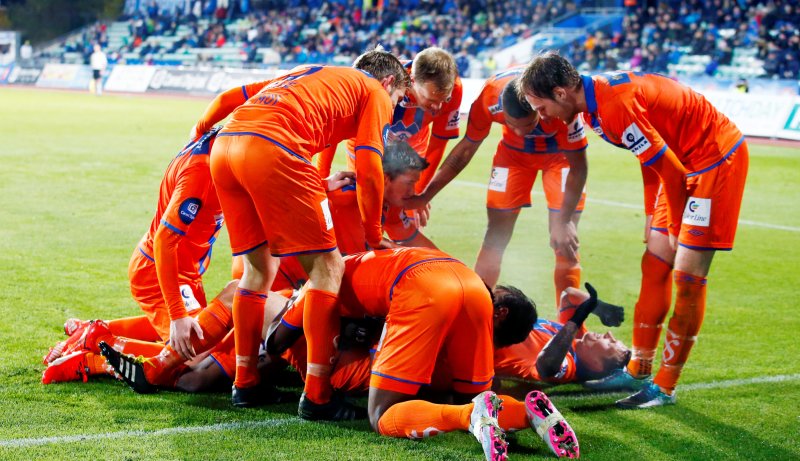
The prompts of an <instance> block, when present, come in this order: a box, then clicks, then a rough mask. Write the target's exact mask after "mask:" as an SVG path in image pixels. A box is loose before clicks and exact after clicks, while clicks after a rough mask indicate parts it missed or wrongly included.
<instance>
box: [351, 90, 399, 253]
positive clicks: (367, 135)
mask: <svg viewBox="0 0 800 461" xmlns="http://www.w3.org/2000/svg"><path fill="white" fill-rule="evenodd" d="M363 107H364V109H363V110H362V113H361V114H360V117H359V122H358V123H359V126H358V131H357V134H356V143H355V149H354V152H355V156H356V161H355V164H356V196H357V198H358V207H359V211H360V212H361V219H362V221H363V223H364V235H365V236H366V239H367V244H368V245H369V246H370V247H372V248H382V247H383V243H384V240H385V239H384V238H383V228H382V226H381V215H382V213H383V163H382V162H383V147H384V146H383V137H384V135H383V134H384V133H385V132H387V131H388V128H389V123H390V122H391V119H392V103H391V101H390V99H389V96H388V95H387V94H386V92H385V91H383V90H380V91H373V92H372V93H371V94H370V95H369V96H368V99H367V101H365V102H364V104H363Z"/></svg>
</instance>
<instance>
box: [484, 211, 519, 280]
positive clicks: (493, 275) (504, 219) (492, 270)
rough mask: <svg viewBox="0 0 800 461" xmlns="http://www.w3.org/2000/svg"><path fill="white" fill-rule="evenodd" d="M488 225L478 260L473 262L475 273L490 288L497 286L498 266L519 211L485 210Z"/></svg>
mask: <svg viewBox="0 0 800 461" xmlns="http://www.w3.org/2000/svg"><path fill="white" fill-rule="evenodd" d="M486 215H487V217H488V224H487V227H486V234H485V235H484V237H483V243H482V244H481V249H480V251H479V252H478V259H477V261H475V272H476V273H477V274H478V275H479V276H480V277H481V278H482V279H483V281H484V283H486V284H487V285H489V286H490V287H494V286H495V285H497V281H498V280H499V279H500V266H501V265H502V263H503V253H505V251H506V247H508V242H510V241H511V235H512V234H513V233H514V225H515V224H516V223H517V217H518V216H519V210H518V209H517V210H510V211H501V210H493V209H487V210H486Z"/></svg>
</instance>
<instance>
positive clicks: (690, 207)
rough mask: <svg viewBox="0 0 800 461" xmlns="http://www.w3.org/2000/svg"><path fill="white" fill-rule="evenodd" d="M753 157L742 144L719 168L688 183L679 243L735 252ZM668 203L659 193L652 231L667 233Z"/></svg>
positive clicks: (694, 247)
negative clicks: (740, 214) (738, 226)
mask: <svg viewBox="0 0 800 461" xmlns="http://www.w3.org/2000/svg"><path fill="white" fill-rule="evenodd" d="M749 163H750V154H749V151H748V148H747V144H746V143H745V142H744V141H742V143H741V144H740V145H739V147H738V148H737V149H736V150H735V151H733V153H732V154H731V155H729V156H728V157H727V158H726V159H725V160H723V161H722V163H720V164H719V166H717V167H716V168H713V169H711V170H707V171H703V172H700V173H699V174H694V175H692V174H691V173H690V175H689V177H688V178H687V180H686V188H687V198H686V206H685V208H684V210H683V218H682V220H681V230H680V234H679V235H678V244H680V245H681V246H683V247H686V248H691V249H693V250H723V251H724V250H731V249H733V241H734V239H735V237H736V228H737V225H738V221H739V210H740V209H741V206H742V195H743V194H744V184H745V180H746V179H747V170H748V166H749ZM667 219H668V217H667V203H666V200H665V196H664V192H663V187H662V188H661V189H660V190H659V193H658V198H657V199H656V207H655V211H654V212H653V221H652V223H651V224H650V229H651V230H654V231H657V232H662V233H666V232H667V224H668V222H667Z"/></svg>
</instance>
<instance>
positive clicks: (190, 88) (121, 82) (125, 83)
mask: <svg viewBox="0 0 800 461" xmlns="http://www.w3.org/2000/svg"><path fill="white" fill-rule="evenodd" d="M280 72H282V71H281V70H279V69H257V70H246V69H180V68H175V67H160V66H129V65H117V66H114V67H113V68H112V69H111V72H110V73H109V74H108V76H107V77H106V82H105V89H106V91H108V92H122V93H173V94H175V93H184V94H191V95H197V96H210V95H213V94H216V93H218V92H220V91H222V90H225V89H227V88H232V87H235V86H239V85H243V84H246V83H250V82H253V81H258V80H266V79H270V78H274V77H276V76H277V75H279V73H280ZM91 74H92V73H91V70H90V68H89V66H84V65H75V64H47V65H45V66H44V68H37V67H33V66H28V67H26V66H21V65H15V64H11V65H10V66H9V65H7V66H0V84H16V85H35V86H37V87H40V88H61V89H87V88H88V87H89V80H90V79H91ZM462 81H463V84H464V96H463V100H462V101H463V102H462V104H461V112H462V113H464V114H466V113H468V112H469V107H470V105H471V104H472V101H474V100H475V99H476V97H477V95H478V93H480V90H481V88H482V86H483V83H484V79H473V78H467V79H463V80H462ZM684 83H687V84H688V85H689V86H691V87H693V88H695V89H696V90H697V91H699V92H700V93H702V94H703V95H704V96H706V98H708V100H709V101H711V102H712V103H713V104H714V105H715V106H716V107H718V108H719V109H720V110H721V111H722V112H723V113H724V114H725V115H727V116H728V117H729V118H730V119H731V120H733V121H734V122H735V123H736V125H738V126H739V128H740V129H741V130H742V132H744V134H746V135H748V136H758V137H765V138H777V139H790V140H795V141H800V96H797V95H796V92H795V94H794V95H790V94H787V93H782V92H775V93H773V94H752V93H739V92H736V91H726V90H724V89H718V88H715V87H711V86H709V85H707V84H704V82H697V84H696V85H693V84H692V82H691V81H688V82H684ZM795 84H796V83H795ZM795 91H796V90H795Z"/></svg>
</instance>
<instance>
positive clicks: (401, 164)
mask: <svg viewBox="0 0 800 461" xmlns="http://www.w3.org/2000/svg"><path fill="white" fill-rule="evenodd" d="M428 165H429V163H428V161H427V160H425V159H424V158H422V157H420V155H419V154H418V153H417V151H415V150H414V148H413V147H411V145H410V144H408V143H407V142H405V141H392V142H389V143H387V144H386V147H385V148H384V150H383V173H384V174H385V175H386V176H388V177H389V178H390V179H394V178H396V177H398V176H400V175H401V174H403V173H406V172H408V171H411V170H416V171H422V170H424V169H425V168H428Z"/></svg>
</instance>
